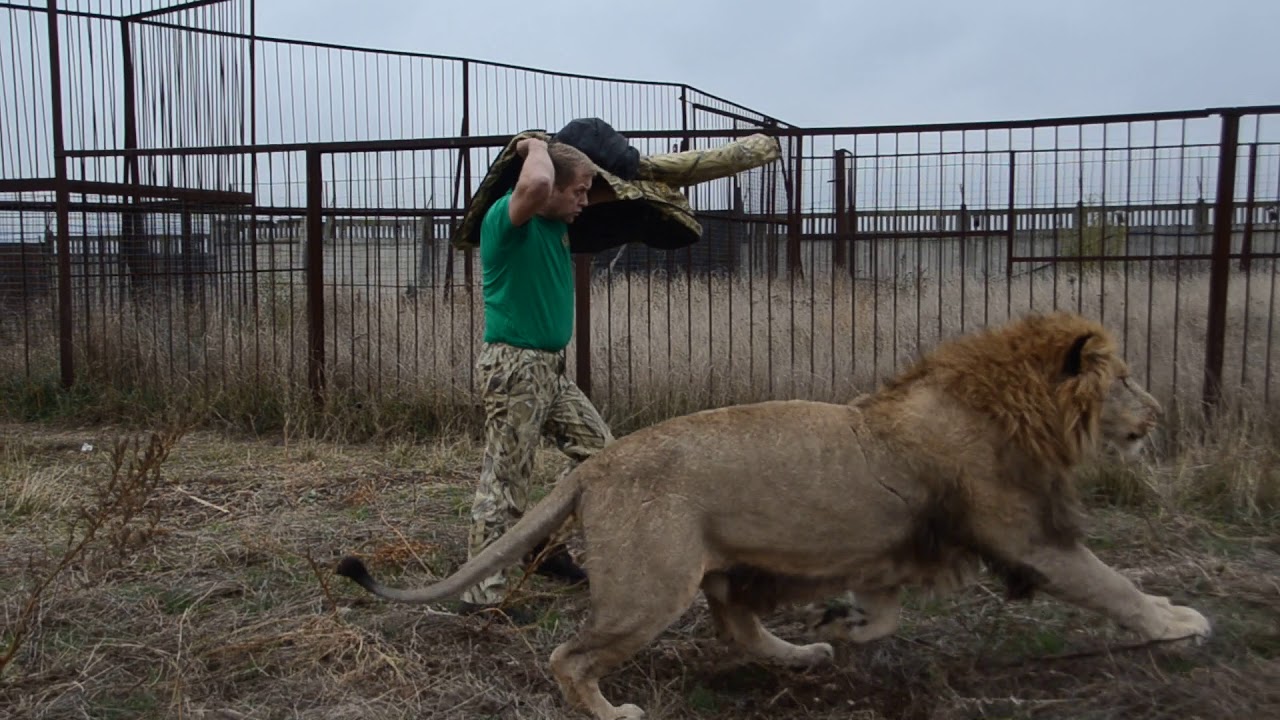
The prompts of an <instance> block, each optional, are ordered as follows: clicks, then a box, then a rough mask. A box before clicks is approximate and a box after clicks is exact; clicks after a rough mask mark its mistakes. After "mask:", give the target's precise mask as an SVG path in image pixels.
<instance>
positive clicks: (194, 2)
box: [121, 0, 227, 21]
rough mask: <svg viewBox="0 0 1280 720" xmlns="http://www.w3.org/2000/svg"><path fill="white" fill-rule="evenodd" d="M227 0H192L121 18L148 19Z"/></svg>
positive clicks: (219, 3) (127, 19) (126, 19)
mask: <svg viewBox="0 0 1280 720" xmlns="http://www.w3.org/2000/svg"><path fill="white" fill-rule="evenodd" d="M225 2H227V0H191V2H185V3H182V4H181V5H172V6H170V7H160V8H156V9H154V10H147V11H145V12H140V13H134V14H132V15H125V16H124V17H123V18H121V19H122V20H125V21H129V20H147V19H149V18H153V17H158V16H160V15H168V14H170V13H177V12H183V11H185V10H195V9H197V8H202V7H205V6H206V5H221V4H222V3H225Z"/></svg>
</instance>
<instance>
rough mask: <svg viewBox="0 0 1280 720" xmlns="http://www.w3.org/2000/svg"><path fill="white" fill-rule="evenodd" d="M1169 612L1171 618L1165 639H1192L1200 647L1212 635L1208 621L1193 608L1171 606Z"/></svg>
mask: <svg viewBox="0 0 1280 720" xmlns="http://www.w3.org/2000/svg"><path fill="white" fill-rule="evenodd" d="M1169 610H1170V611H1171V614H1172V615H1173V618H1172V621H1171V622H1170V623H1169V625H1168V627H1167V628H1166V629H1165V633H1164V636H1165V637H1166V638H1193V639H1194V640H1195V643H1196V644H1197V645H1202V644H1204V641H1205V640H1207V639H1208V638H1209V636H1210V635H1211V634H1212V633H1213V628H1212V627H1211V626H1210V624H1209V619H1208V618H1206V617H1205V616H1204V615H1201V614H1200V613H1199V612H1197V611H1196V610H1195V609H1194V608H1189V607H1186V606H1185V605H1173V606H1170V608H1169Z"/></svg>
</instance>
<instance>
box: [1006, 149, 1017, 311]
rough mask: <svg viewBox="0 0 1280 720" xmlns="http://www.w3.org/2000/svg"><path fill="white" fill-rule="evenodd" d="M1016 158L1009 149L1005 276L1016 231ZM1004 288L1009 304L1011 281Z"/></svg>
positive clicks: (1008, 272)
mask: <svg viewBox="0 0 1280 720" xmlns="http://www.w3.org/2000/svg"><path fill="white" fill-rule="evenodd" d="M1017 160H1018V153H1017V152H1015V151H1013V150H1010V151H1009V210H1008V215H1007V217H1008V220H1007V224H1008V227H1007V228H1005V276H1006V277H1012V276H1013V248H1014V239H1015V236H1016V235H1017V232H1018V210H1017V208H1016V207H1015V206H1014V201H1015V200H1016V194H1015V192H1014V189H1015V188H1016V187H1017V184H1018V175H1017V165H1018V163H1017ZM1005 290H1006V294H1007V295H1009V297H1008V298H1006V300H1007V302H1008V303H1009V304H1012V302H1013V300H1012V295H1011V293H1012V292H1013V283H1009V282H1006V283H1005ZM1006 309H1007V306H1006Z"/></svg>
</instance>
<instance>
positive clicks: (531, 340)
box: [461, 138, 613, 613]
mask: <svg viewBox="0 0 1280 720" xmlns="http://www.w3.org/2000/svg"><path fill="white" fill-rule="evenodd" d="M516 152H517V153H518V154H519V155H520V157H522V158H524V164H523V166H522V168H521V170H520V175H519V178H518V179H517V180H516V184H515V187H514V188H513V189H512V190H511V192H509V193H507V194H506V195H505V196H503V197H502V198H500V199H499V200H497V201H496V202H495V203H494V204H493V205H492V206H491V207H490V208H489V210H488V212H487V213H486V214H485V216H484V220H483V223H482V225H481V230H480V263H481V266H482V268H483V281H484V318H485V331H484V339H483V342H484V344H483V347H482V348H481V351H480V354H479V357H478V358H477V361H476V370H477V375H478V382H479V385H480V394H481V399H482V401H483V405H484V411H485V449H484V459H483V463H482V466H481V470H480V483H479V486H478V487H477V489H476V495H475V500H474V502H473V504H472V508H471V518H472V527H471V536H470V542H469V546H468V550H467V552H468V556H469V557H470V556H474V555H475V554H476V553H478V552H480V550H482V549H483V548H485V547H486V546H488V545H489V544H490V543H492V542H493V541H494V540H495V539H497V538H498V537H499V536H501V535H502V534H503V533H504V532H505V531H506V530H507V528H509V527H510V526H511V525H513V524H514V523H515V521H516V520H518V519H519V518H520V517H521V516H522V515H523V514H524V511H525V507H526V505H527V503H528V490H529V477H530V474H531V471H532V469H533V460H534V451H535V449H536V448H537V446H538V443H539V441H540V439H541V437H542V436H543V435H544V434H545V435H547V436H549V437H551V438H553V439H554V440H555V442H556V444H557V446H558V447H559V448H560V450H561V452H563V453H564V454H565V455H567V456H568V457H569V466H568V468H566V469H565V472H566V473H567V472H568V471H569V470H570V469H572V468H573V467H574V466H575V465H577V464H578V463H579V462H581V461H583V460H585V459H586V458H588V457H590V456H591V455H594V454H595V453H596V452H597V451H598V450H600V449H601V448H603V447H604V446H605V445H606V444H608V443H610V442H612V441H613V436H612V434H611V433H610V431H609V428H608V427H607V426H606V425H605V422H604V420H603V419H602V418H601V417H600V414H599V412H598V411H597V410H596V409H595V407H593V406H592V405H591V402H590V401H589V400H588V399H587V397H586V396H585V395H584V394H583V393H582V391H581V390H580V389H578V387H577V385H575V384H574V383H573V381H571V380H570V379H568V378H567V377H566V376H565V375H564V355H563V351H564V348H565V346H566V345H568V344H569V340H570V338H571V337H572V334H573V320H574V318H573V314H574V288H573V260H572V256H571V254H570V251H569V236H568V224H569V223H571V222H573V221H574V220H575V219H576V218H577V217H578V214H579V213H581V212H582V210H583V208H585V207H586V206H587V205H588V200H589V195H590V193H591V187H592V181H593V180H594V178H595V166H594V164H593V163H592V162H591V160H590V159H589V158H588V157H587V156H586V155H585V154H583V153H582V152H581V151H579V150H577V149H576V148H574V147H572V146H570V145H566V144H564V143H557V142H552V143H551V144H548V143H546V142H545V141H543V140H541V139H537V138H525V139H523V140H521V141H520V142H519V144H518V145H517V146H516ZM561 477H563V475H561ZM536 554H538V551H535V555H536ZM514 570H516V568H509V569H508V570H507V572H506V573H498V574H495V575H493V576H491V577H489V578H486V579H485V580H482V581H481V582H480V583H479V584H477V585H476V586H474V587H472V588H470V589H468V590H467V591H466V592H465V593H464V594H463V595H462V598H461V599H462V609H463V612H467V613H470V612H476V611H477V610H480V609H483V608H485V607H490V606H494V605H496V604H498V603H500V602H502V600H503V598H504V597H505V595H506V592H507V590H508V583H509V580H510V579H511V578H510V577H508V576H509V575H511V574H513V571H514ZM538 571H539V572H541V573H543V574H548V575H553V576H559V577H562V578H564V579H567V580H570V581H575V582H576V581H582V580H585V575H584V573H583V572H582V570H581V569H580V568H578V567H577V566H576V565H575V564H574V563H573V560H572V559H571V558H570V557H569V554H568V551H567V550H566V549H565V547H564V545H563V544H557V545H556V548H555V550H554V551H553V552H552V553H551V554H550V556H549V557H548V558H547V560H546V562H544V563H542V565H541V566H540V567H539V570H538Z"/></svg>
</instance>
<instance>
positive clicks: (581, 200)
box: [542, 171, 595, 223]
mask: <svg viewBox="0 0 1280 720" xmlns="http://www.w3.org/2000/svg"><path fill="white" fill-rule="evenodd" d="M594 177H595V175H594V173H591V172H589V171H588V172H583V173H580V174H579V175H578V176H577V177H575V178H574V179H573V180H572V181H571V182H570V183H569V184H568V185H566V186H564V187H563V188H556V187H553V188H552V189H551V197H550V198H548V199H547V207H546V209H545V211H544V212H543V213H542V214H543V215H546V216H547V217H551V218H555V219H557V220H562V221H564V222H566V223H572V222H573V221H574V220H576V219H577V218H578V214H579V213H581V212H582V209H583V208H585V207H586V206H587V193H588V192H589V191H590V190H591V181H592V180H593V179H594Z"/></svg>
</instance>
